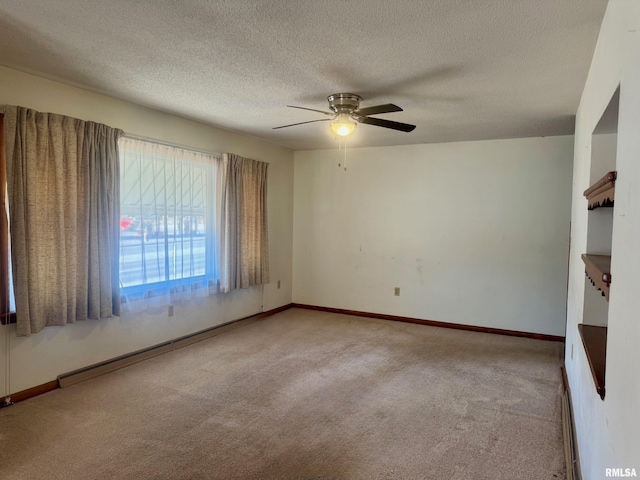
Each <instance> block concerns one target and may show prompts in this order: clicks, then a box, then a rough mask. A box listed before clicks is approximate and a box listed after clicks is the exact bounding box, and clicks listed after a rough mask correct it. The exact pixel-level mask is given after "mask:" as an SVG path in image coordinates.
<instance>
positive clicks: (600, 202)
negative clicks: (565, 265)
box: [578, 89, 620, 400]
mask: <svg viewBox="0 0 640 480" xmlns="http://www.w3.org/2000/svg"><path fill="white" fill-rule="evenodd" d="M619 97H620V91H619V89H618V90H616V92H615V94H614V95H613V97H612V98H611V101H610V102H609V105H608V106H607V108H606V109H605V111H604V113H603V114H602V118H601V119H600V122H599V123H598V125H597V126H596V128H595V129H594V131H593V135H592V137H591V171H590V180H591V185H590V186H589V188H587V189H586V190H585V192H584V196H585V197H586V199H587V210H588V214H587V215H588V219H587V252H586V253H584V254H583V255H582V261H583V262H584V267H585V277H586V278H585V287H584V288H585V290H584V306H583V320H582V323H581V324H579V325H578V332H579V333H580V337H581V338H582V344H583V346H584V350H585V353H586V357H587V361H588V362H589V367H590V369H591V374H592V376H593V381H594V384H595V387H596V392H597V393H598V395H600V398H601V399H603V400H604V397H605V391H606V390H605V378H606V359H607V333H608V327H609V325H608V324H609V320H608V317H609V297H610V292H611V290H612V289H613V288H615V287H612V275H611V247H612V237H613V218H614V216H613V212H614V208H615V185H616V180H617V172H616V152H617V133H618V104H619Z"/></svg>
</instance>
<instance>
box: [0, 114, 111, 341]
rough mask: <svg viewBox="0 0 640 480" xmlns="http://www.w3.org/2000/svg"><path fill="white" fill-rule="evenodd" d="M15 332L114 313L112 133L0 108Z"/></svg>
mask: <svg viewBox="0 0 640 480" xmlns="http://www.w3.org/2000/svg"><path fill="white" fill-rule="evenodd" d="M3 111H4V114H5V144H6V162H7V189H8V198H9V212H10V215H9V216H10V230H11V256H12V267H13V279H14V291H15V303H16V319H17V334H18V335H22V336H24V335H30V334H32V333H36V332H38V331H40V330H41V329H42V328H43V327H45V326H49V325H65V324H67V323H74V322H75V321H76V320H84V319H88V318H92V319H99V318H109V317H112V316H114V315H116V316H117V315H120V295H119V280H118V279H119V273H118V241H119V203H120V202H119V159H118V148H117V143H118V138H119V137H120V136H121V135H122V134H123V132H122V131H121V130H118V129H114V128H111V127H108V126H106V125H101V124H98V123H94V122H87V121H83V120H79V119H75V118H70V117H66V116H63V115H56V114H51V113H40V112H36V111H34V110H30V109H27V108H22V107H15V106H5V107H3Z"/></svg>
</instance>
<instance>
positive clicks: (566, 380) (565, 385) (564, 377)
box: [560, 366, 569, 392]
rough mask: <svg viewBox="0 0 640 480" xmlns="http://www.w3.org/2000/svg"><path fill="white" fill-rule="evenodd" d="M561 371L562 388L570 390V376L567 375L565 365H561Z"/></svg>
mask: <svg viewBox="0 0 640 480" xmlns="http://www.w3.org/2000/svg"><path fill="white" fill-rule="evenodd" d="M560 373H561V374H562V390H563V391H565V392H566V391H567V390H569V378H568V377H567V369H566V368H564V366H562V367H560Z"/></svg>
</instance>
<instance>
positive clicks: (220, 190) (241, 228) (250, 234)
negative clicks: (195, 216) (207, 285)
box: [216, 153, 269, 292]
mask: <svg viewBox="0 0 640 480" xmlns="http://www.w3.org/2000/svg"><path fill="white" fill-rule="evenodd" d="M220 163H221V164H220V168H219V169H218V171H219V173H218V185H217V188H216V194H217V197H218V201H217V206H218V215H217V218H218V228H217V237H218V252H219V259H218V265H219V268H220V272H219V274H220V291H222V292H229V291H231V290H234V289H237V288H247V287H250V286H252V285H260V284H263V283H269V243H268V239H267V170H268V168H269V164H268V163H265V162H258V161H256V160H251V159H248V158H243V157H240V156H238V155H234V154H232V153H225V154H223V155H222V159H221V160H220Z"/></svg>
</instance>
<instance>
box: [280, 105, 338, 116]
mask: <svg viewBox="0 0 640 480" xmlns="http://www.w3.org/2000/svg"><path fill="white" fill-rule="evenodd" d="M287 107H289V108H299V109H300V110H309V111H310V112H318V113H324V114H325V115H331V116H333V115H335V113H332V112H325V111H324V110H316V109H315V108H307V107H296V106H295V105H287Z"/></svg>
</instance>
